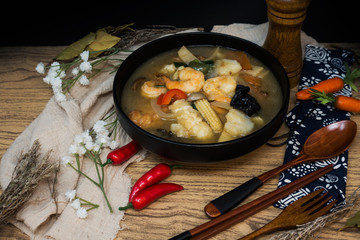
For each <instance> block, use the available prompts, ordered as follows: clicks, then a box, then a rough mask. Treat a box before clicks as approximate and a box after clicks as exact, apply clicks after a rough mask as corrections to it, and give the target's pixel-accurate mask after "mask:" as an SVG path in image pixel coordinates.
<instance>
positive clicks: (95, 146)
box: [92, 143, 100, 152]
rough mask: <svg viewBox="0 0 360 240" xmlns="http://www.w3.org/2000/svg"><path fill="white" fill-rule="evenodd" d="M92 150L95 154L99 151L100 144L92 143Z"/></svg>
mask: <svg viewBox="0 0 360 240" xmlns="http://www.w3.org/2000/svg"><path fill="white" fill-rule="evenodd" d="M92 150H93V151H95V152H98V151H100V144H98V143H94V146H93V149H92Z"/></svg>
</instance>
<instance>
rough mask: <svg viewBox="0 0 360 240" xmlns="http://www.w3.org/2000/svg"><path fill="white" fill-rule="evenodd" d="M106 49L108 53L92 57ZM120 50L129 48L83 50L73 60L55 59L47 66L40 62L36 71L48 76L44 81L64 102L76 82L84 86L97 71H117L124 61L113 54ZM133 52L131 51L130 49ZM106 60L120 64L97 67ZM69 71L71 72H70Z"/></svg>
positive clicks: (57, 98)
mask: <svg viewBox="0 0 360 240" xmlns="http://www.w3.org/2000/svg"><path fill="white" fill-rule="evenodd" d="M105 51H106V53H107V54H106V55H103V56H100V57H96V58H94V59H90V57H91V55H92V54H95V53H96V54H98V53H102V52H105ZM119 52H125V53H127V52H129V51H127V50H121V49H119V48H109V49H106V50H101V51H88V50H85V51H83V52H82V53H81V54H80V55H79V56H78V57H75V58H74V59H73V60H72V61H71V62H61V63H60V62H57V61H54V62H52V63H51V64H49V65H47V66H45V65H44V63H42V62H40V63H39V64H38V65H37V66H36V71H37V72H38V73H41V74H45V73H46V71H47V74H46V76H45V77H44V78H43V81H44V82H45V83H47V84H50V85H51V86H52V89H53V92H54V96H55V99H56V101H58V102H62V101H65V100H66V95H65V94H66V93H68V92H69V91H70V89H71V88H72V87H73V86H74V84H75V83H76V82H79V83H80V84H81V85H83V86H87V85H89V84H90V81H89V79H90V78H91V77H93V76H94V75H96V74H97V73H99V72H101V71H105V70H113V71H111V72H110V74H111V73H113V72H114V71H116V70H117V69H118V68H119V66H120V65H121V63H122V62H123V61H124V59H122V58H113V56H114V55H115V54H117V53H119ZM130 52H131V51H130ZM105 61H116V62H118V64H112V65H111V66H110V67H106V68H101V69H100V68H96V66H97V65H99V64H100V63H103V62H105ZM69 71H71V73H70V74H69Z"/></svg>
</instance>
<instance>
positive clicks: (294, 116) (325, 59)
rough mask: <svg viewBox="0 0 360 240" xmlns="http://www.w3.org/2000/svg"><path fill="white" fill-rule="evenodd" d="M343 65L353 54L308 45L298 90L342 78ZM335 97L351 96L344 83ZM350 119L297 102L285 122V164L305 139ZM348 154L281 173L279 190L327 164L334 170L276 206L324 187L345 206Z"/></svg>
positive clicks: (327, 108)
mask: <svg viewBox="0 0 360 240" xmlns="http://www.w3.org/2000/svg"><path fill="white" fill-rule="evenodd" d="M345 63H347V64H348V65H352V63H353V55H352V54H351V53H350V52H348V51H346V50H330V49H326V48H322V47H318V46H313V45H307V46H306V49H305V56H304V61H303V69H302V73H301V77H300V82H299V90H302V89H304V88H308V87H311V86H313V85H315V84H316V83H319V82H321V81H323V80H326V79H329V78H332V77H335V76H339V77H341V78H344V77H345V74H346V69H345ZM337 94H342V95H347V96H351V88H350V86H348V85H347V84H345V87H344V88H343V89H342V90H341V91H340V92H337V93H335V94H334V95H335V96H336V95H337ZM347 119H350V113H349V112H344V111H339V110H336V109H335V108H333V106H332V104H330V103H329V104H327V105H321V104H319V103H318V102H317V101H315V100H309V101H298V102H297V104H296V106H295V107H294V108H293V109H292V110H291V111H290V112H289V113H288V114H287V116H286V119H285V122H286V124H287V125H288V127H289V129H290V131H291V135H290V138H289V140H288V144H287V148H286V151H285V157H284V163H286V162H288V161H290V160H292V159H294V158H295V157H296V156H297V155H298V154H299V152H300V150H301V149H302V146H303V144H304V143H305V141H306V139H307V138H308V137H309V136H310V134H312V133H313V132H315V131H316V130H318V129H320V128H322V127H324V126H327V125H329V124H331V123H334V122H338V121H341V120H347ZM347 160H348V151H345V152H344V153H342V154H341V155H339V156H337V157H334V158H330V159H326V160H321V161H316V162H313V163H308V164H301V165H298V166H295V167H293V168H290V169H288V170H286V171H284V172H283V173H282V174H281V175H280V179H279V184H278V187H282V186H284V185H286V184H288V183H290V182H292V181H294V180H296V179H298V178H300V177H303V176H304V175H306V174H308V173H310V172H313V171H316V170H317V169H319V168H321V167H324V166H326V165H328V164H330V163H332V164H334V170H333V171H331V172H330V173H328V174H326V175H324V176H323V177H321V178H320V179H318V180H316V181H314V182H313V183H311V184H309V185H307V186H306V187H304V188H302V189H299V190H298V191H296V192H294V193H292V194H290V195H289V196H288V197H286V198H284V199H282V200H279V201H278V202H277V203H275V204H274V206H275V207H278V208H285V207H286V206H288V205H289V204H291V203H292V202H294V201H296V200H297V199H299V198H301V197H303V196H305V195H307V194H309V193H311V192H313V191H315V190H317V189H319V188H323V189H325V190H326V191H328V192H329V193H330V194H331V195H332V196H334V198H336V199H337V201H338V202H337V204H344V203H345V188H346V176H347Z"/></svg>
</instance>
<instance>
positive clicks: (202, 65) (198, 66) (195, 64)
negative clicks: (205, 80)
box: [189, 59, 214, 74]
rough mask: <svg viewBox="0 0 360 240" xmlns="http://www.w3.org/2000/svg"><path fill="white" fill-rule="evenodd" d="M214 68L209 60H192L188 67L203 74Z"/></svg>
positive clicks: (212, 62)
mask: <svg viewBox="0 0 360 240" xmlns="http://www.w3.org/2000/svg"><path fill="white" fill-rule="evenodd" d="M213 66H214V61H212V60H209V61H199V60H197V59H196V60H193V61H191V62H189V67H191V68H193V69H195V70H198V71H201V72H203V73H204V74H207V73H208V72H209V71H210V69H211V68H212V67H213Z"/></svg>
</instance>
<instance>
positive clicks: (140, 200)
mask: <svg viewBox="0 0 360 240" xmlns="http://www.w3.org/2000/svg"><path fill="white" fill-rule="evenodd" d="M183 189H184V187H183V186H181V185H178V184H175V183H158V184H155V185H152V186H150V187H148V188H145V189H144V190H142V191H141V192H139V193H138V194H137V195H136V196H135V197H134V199H133V201H132V202H129V203H128V205H127V206H125V207H119V210H120V211H122V210H126V209H128V208H134V209H135V210H141V209H143V208H145V207H147V206H148V205H149V204H150V203H152V202H154V201H155V200H157V199H159V198H160V197H162V196H165V195H167V194H169V193H172V192H177V191H181V190H183Z"/></svg>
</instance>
